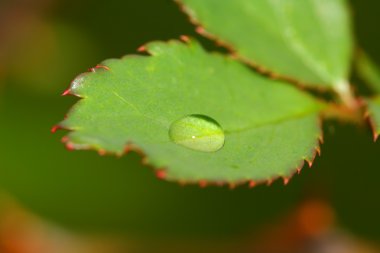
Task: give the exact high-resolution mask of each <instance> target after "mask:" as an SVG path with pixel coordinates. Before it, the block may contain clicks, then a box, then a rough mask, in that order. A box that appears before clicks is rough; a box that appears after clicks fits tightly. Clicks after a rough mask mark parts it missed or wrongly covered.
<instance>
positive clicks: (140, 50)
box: [137, 45, 147, 53]
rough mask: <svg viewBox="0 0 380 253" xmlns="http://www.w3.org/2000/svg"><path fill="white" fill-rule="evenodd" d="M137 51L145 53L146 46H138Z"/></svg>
mask: <svg viewBox="0 0 380 253" xmlns="http://www.w3.org/2000/svg"><path fill="white" fill-rule="evenodd" d="M137 52H140V53H144V52H147V49H146V46H145V45H142V46H140V47H139V48H137Z"/></svg>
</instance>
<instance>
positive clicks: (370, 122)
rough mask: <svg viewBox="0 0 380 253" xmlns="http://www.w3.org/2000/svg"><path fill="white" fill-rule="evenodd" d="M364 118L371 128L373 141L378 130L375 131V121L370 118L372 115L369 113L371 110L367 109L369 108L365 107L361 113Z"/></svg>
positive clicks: (375, 139)
mask: <svg viewBox="0 0 380 253" xmlns="http://www.w3.org/2000/svg"><path fill="white" fill-rule="evenodd" d="M363 117H364V119H366V120H367V122H368V124H369V127H370V128H371V130H372V135H373V141H374V142H376V141H377V139H378V138H379V135H380V134H379V132H377V130H376V123H375V121H374V120H373V118H372V115H371V112H370V111H369V109H368V108H367V109H366V111H365V112H364V115H363Z"/></svg>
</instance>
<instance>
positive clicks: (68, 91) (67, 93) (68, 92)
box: [62, 89, 70, 96]
mask: <svg viewBox="0 0 380 253" xmlns="http://www.w3.org/2000/svg"><path fill="white" fill-rule="evenodd" d="M69 94H70V89H67V90H65V91H64V92H63V93H62V96H67V95H69Z"/></svg>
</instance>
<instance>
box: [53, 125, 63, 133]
mask: <svg viewBox="0 0 380 253" xmlns="http://www.w3.org/2000/svg"><path fill="white" fill-rule="evenodd" d="M59 129H62V127H61V126H60V125H54V126H53V127H52V128H51V130H50V132H51V133H53V134H54V133H55V132H57V131H58V130H59Z"/></svg>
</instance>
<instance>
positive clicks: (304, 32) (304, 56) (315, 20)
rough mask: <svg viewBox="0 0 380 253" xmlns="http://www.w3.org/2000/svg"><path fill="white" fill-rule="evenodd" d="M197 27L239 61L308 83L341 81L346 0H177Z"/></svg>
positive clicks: (347, 38) (345, 68)
mask: <svg viewBox="0 0 380 253" xmlns="http://www.w3.org/2000/svg"><path fill="white" fill-rule="evenodd" d="M177 1H178V2H181V3H183V4H184V5H183V9H184V10H185V12H186V13H188V15H189V16H190V18H191V20H192V21H193V22H194V23H196V24H200V25H201V26H202V27H200V28H198V29H197V30H198V31H199V32H200V33H201V34H203V35H206V36H208V37H211V38H215V39H217V40H219V42H220V43H222V44H225V45H227V46H228V47H230V48H231V49H232V50H234V51H236V54H237V55H238V56H239V57H240V58H242V59H243V60H244V61H246V62H249V63H252V64H254V65H258V66H260V68H263V69H264V70H266V71H269V72H271V73H274V74H276V75H280V76H283V77H287V78H290V79H295V81H298V82H302V83H306V84H312V85H315V86H317V87H325V88H326V87H327V88H330V87H334V86H335V85H340V84H341V83H345V82H346V80H347V78H348V75H349V68H350V58H351V51H352V38H351V28H350V20H349V15H348V11H347V8H346V1H345V0H303V1H299V0H287V1H284V0H260V1H251V0H233V1H232V0H231V1H228V0H226V1H220V0H206V1H205V0H177Z"/></svg>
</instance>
